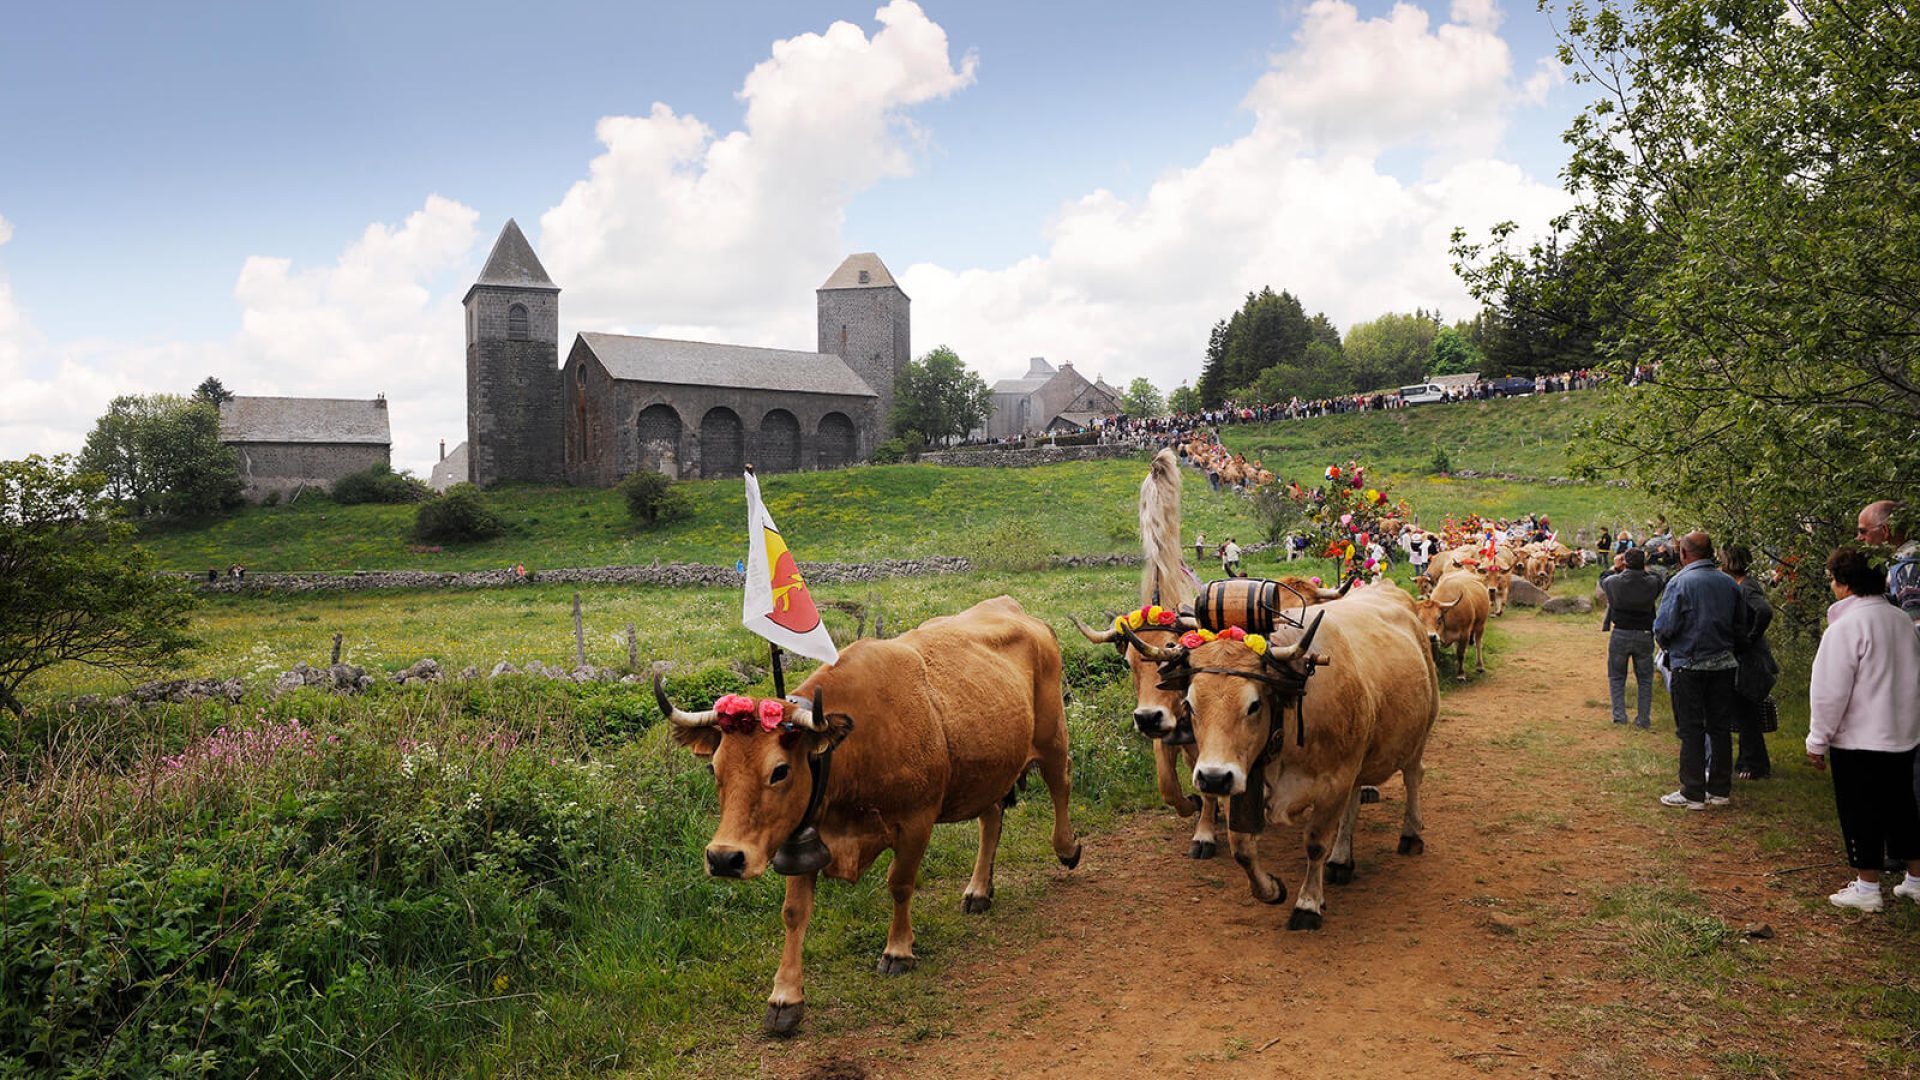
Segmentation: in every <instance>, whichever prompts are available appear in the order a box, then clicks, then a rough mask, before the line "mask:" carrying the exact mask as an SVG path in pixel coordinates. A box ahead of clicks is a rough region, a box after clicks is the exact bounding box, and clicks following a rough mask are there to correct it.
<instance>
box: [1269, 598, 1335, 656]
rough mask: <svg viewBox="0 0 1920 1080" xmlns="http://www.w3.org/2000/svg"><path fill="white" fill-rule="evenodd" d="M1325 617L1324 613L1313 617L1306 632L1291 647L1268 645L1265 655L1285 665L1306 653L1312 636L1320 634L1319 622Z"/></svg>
mask: <svg viewBox="0 0 1920 1080" xmlns="http://www.w3.org/2000/svg"><path fill="white" fill-rule="evenodd" d="M1326 617H1327V613H1326V612H1324V611H1322V612H1321V613H1319V614H1318V615H1315V616H1314V617H1313V623H1312V624H1311V625H1309V626H1308V627H1307V632H1306V633H1305V634H1302V635H1301V637H1300V640H1299V641H1296V642H1294V643H1293V644H1291V645H1269V646H1267V655H1268V656H1269V657H1271V658H1272V659H1274V660H1276V661H1279V662H1281V663H1285V662H1286V661H1288V660H1292V659H1293V658H1294V657H1296V656H1299V655H1301V654H1302V653H1304V652H1306V651H1307V646H1309V645H1312V644H1313V635H1315V634H1317V633H1319V632H1320V620H1321V619H1324V618H1326Z"/></svg>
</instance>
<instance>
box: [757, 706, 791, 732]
mask: <svg viewBox="0 0 1920 1080" xmlns="http://www.w3.org/2000/svg"><path fill="white" fill-rule="evenodd" d="M786 718H787V707H786V706H785V705H782V704H781V703H780V702H778V701H775V700H774V699H773V698H767V699H766V700H764V701H762V702H761V703H760V730H762V731H772V730H773V729H774V728H777V727H779V726H780V721H782V720H785V719H786Z"/></svg>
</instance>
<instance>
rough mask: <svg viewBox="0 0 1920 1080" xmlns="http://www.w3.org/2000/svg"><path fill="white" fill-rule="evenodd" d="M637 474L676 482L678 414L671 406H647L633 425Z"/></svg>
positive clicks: (678, 469) (678, 476)
mask: <svg viewBox="0 0 1920 1080" xmlns="http://www.w3.org/2000/svg"><path fill="white" fill-rule="evenodd" d="M634 435H635V438H636V441H637V442H638V444H639V453H638V454H637V455H636V460H637V462H638V464H637V466H636V469H637V471H643V472H657V473H660V474H662V475H663V476H668V477H672V478H673V479H675V480H678V479H680V414H679V413H677V412H674V411H673V406H671V405H649V406H647V407H646V408H645V409H643V410H641V413H640V418H639V420H638V421H636V422H635V424H634Z"/></svg>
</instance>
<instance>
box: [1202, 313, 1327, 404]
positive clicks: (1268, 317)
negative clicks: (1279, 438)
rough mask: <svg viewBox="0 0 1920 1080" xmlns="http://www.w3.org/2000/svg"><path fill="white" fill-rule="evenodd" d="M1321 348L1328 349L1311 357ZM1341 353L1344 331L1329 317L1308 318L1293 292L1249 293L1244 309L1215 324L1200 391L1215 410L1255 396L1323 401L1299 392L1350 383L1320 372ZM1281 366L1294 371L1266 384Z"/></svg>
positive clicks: (1205, 400)
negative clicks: (1271, 372) (1296, 396)
mask: <svg viewBox="0 0 1920 1080" xmlns="http://www.w3.org/2000/svg"><path fill="white" fill-rule="evenodd" d="M1316 343H1318V344H1320V345H1322V346H1324V347H1323V348H1322V349H1320V350H1319V351H1317V352H1314V353H1312V354H1311V355H1309V349H1310V347H1311V346H1313V345H1314V344H1316ZM1339 353H1340V331H1339V330H1338V329H1336V328H1335V327H1334V325H1333V323H1332V322H1331V321H1330V320H1328V318H1327V317H1326V316H1325V315H1324V314H1316V315H1313V316H1308V315H1307V313H1306V309H1305V308H1304V307H1303V306H1302V305H1301V303H1300V301H1299V299H1298V298H1297V297H1295V296H1294V295H1293V294H1292V293H1290V292H1280V293H1276V292H1274V291H1273V289H1272V288H1271V287H1267V288H1263V289H1261V290H1260V291H1259V292H1257V293H1248V294H1247V299H1246V302H1245V303H1243V304H1242V305H1241V306H1240V310H1239V311H1236V312H1234V313H1233V315H1231V316H1230V317H1228V318H1225V319H1222V320H1220V321H1219V322H1218V323H1215V324H1214V327H1213V330H1212V332H1211V334H1210V335H1209V338H1208V341H1207V357H1206V361H1205V363H1204V364H1203V365H1202V366H1201V369H1200V381H1199V385H1198V387H1197V389H1198V390H1199V392H1200V400H1201V401H1202V402H1204V403H1205V404H1206V405H1208V406H1214V405H1219V404H1220V403H1221V402H1223V401H1225V400H1227V399H1228V398H1230V397H1238V396H1241V395H1243V394H1249V393H1250V394H1253V395H1256V396H1258V397H1260V399H1261V400H1268V401H1272V400H1282V399H1284V398H1286V397H1289V396H1292V395H1293V394H1300V396H1302V397H1308V396H1320V395H1318V394H1312V395H1310V394H1307V393H1305V392H1303V391H1302V390H1300V389H1298V388H1299V387H1304V386H1310V385H1321V384H1326V383H1329V382H1331V383H1333V384H1337V385H1345V384H1346V383H1347V382H1348V381H1349V380H1347V379H1345V378H1344V377H1343V376H1342V375H1341V374H1338V373H1335V372H1332V371H1322V370H1320V368H1322V367H1323V366H1325V365H1326V364H1327V363H1328V362H1329V361H1330V359H1332V358H1337V357H1338V356H1339ZM1281 366H1284V367H1286V368H1287V369H1288V370H1286V371H1284V372H1282V373H1280V374H1278V375H1273V376H1266V377H1265V378H1264V380H1263V376H1264V375H1265V373H1266V372H1267V371H1268V370H1269V369H1271V368H1274V367H1281ZM1333 392H1335V393H1338V392H1339V391H1337V390H1336V391H1333ZM1276 395H1277V396H1276Z"/></svg>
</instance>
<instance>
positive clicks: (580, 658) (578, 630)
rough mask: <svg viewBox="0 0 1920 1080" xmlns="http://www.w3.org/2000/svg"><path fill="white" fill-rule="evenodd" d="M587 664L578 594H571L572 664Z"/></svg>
mask: <svg viewBox="0 0 1920 1080" xmlns="http://www.w3.org/2000/svg"><path fill="white" fill-rule="evenodd" d="M586 665H587V634H586V631H585V630H584V629H583V628H582V627H581V625H580V594H579V593H577V592H576V593H574V594H573V666H574V667H576V668H581V667H585V666H586Z"/></svg>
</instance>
